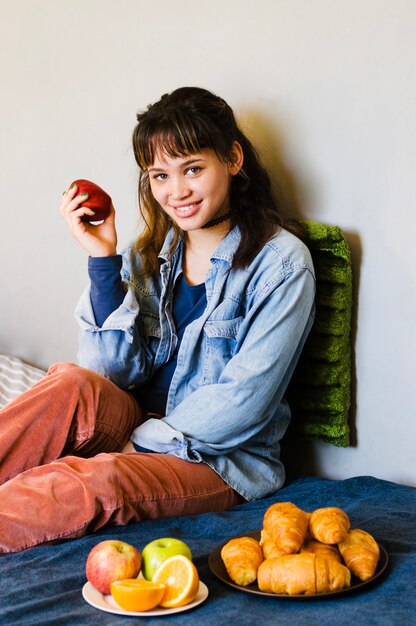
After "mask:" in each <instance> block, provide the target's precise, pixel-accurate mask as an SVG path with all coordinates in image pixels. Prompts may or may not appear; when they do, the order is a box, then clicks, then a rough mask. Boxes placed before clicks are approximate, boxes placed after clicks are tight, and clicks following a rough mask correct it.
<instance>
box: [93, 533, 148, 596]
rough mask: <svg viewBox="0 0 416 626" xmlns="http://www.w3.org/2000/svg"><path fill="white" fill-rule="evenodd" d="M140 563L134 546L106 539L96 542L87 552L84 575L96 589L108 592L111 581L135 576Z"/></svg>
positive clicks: (139, 557)
mask: <svg viewBox="0 0 416 626" xmlns="http://www.w3.org/2000/svg"><path fill="white" fill-rule="evenodd" d="M141 564H142V556H141V554H140V552H139V551H138V550H137V549H136V548H135V547H134V546H131V545H130V544H129V543H126V542H125V541H120V540H118V539H107V540H105V541H101V542H100V543H97V545H95V546H94V547H93V549H92V550H91V552H90V553H89V554H88V557H87V563H86V575H87V579H88V581H89V582H90V583H91V585H93V586H94V587H95V588H96V589H97V590H98V591H100V592H101V593H104V594H109V593H111V588H110V585H111V583H112V582H114V581H116V580H125V579H126V578H137V576H138V575H139V573H140V566H141Z"/></svg>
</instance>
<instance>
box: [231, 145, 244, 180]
mask: <svg viewBox="0 0 416 626" xmlns="http://www.w3.org/2000/svg"><path fill="white" fill-rule="evenodd" d="M243 161H244V152H243V148H242V147H241V145H240V144H239V143H238V141H234V143H233V145H232V148H231V161H230V165H229V172H230V174H231V176H235V175H236V174H238V172H239V171H240V170H241V168H242V167H243Z"/></svg>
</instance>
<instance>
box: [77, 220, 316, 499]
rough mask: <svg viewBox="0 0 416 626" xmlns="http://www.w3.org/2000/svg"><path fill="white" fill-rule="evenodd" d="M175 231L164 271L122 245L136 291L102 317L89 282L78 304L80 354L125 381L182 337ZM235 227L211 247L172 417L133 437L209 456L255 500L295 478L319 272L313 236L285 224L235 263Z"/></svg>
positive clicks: (153, 365) (126, 384) (139, 380)
mask: <svg viewBox="0 0 416 626" xmlns="http://www.w3.org/2000/svg"><path fill="white" fill-rule="evenodd" d="M171 241H172V233H169V235H168V237H167V239H166V242H165V245H164V247H163V249H162V251H161V253H160V261H161V265H160V274H159V275H158V276H156V277H154V276H153V277H149V276H144V274H143V272H142V270H141V259H140V256H139V255H137V254H135V253H134V252H133V250H132V248H129V249H127V250H126V251H125V252H124V253H123V267H122V272H121V273H122V279H123V281H124V282H125V287H126V295H125V298H124V302H123V303H122V305H121V306H120V307H119V308H118V309H117V310H116V311H114V312H113V313H112V314H111V315H110V316H109V317H108V318H107V320H106V321H105V322H104V324H103V326H102V327H101V328H99V327H97V325H96V323H95V319H94V314H93V311H92V306H91V301H90V297H89V288H87V289H86V291H85V292H84V294H83V295H82V297H81V300H80V302H79V303H78V306H77V309H76V317H77V319H78V321H79V324H80V328H81V331H80V348H79V355H78V356H79V363H80V365H82V366H84V367H87V368H90V369H92V370H95V371H97V372H99V373H100V374H102V375H103V376H105V377H107V378H109V379H110V380H112V381H113V382H114V383H115V384H117V385H118V386H120V387H121V388H123V389H133V388H134V387H136V386H141V385H143V384H144V383H145V382H146V381H148V380H149V378H150V377H151V376H152V373H153V372H154V371H155V370H156V369H157V368H158V367H160V365H161V364H163V363H164V362H166V361H167V360H168V359H169V357H170V356H171V354H172V352H173V351H174V349H175V346H176V342H177V337H176V334H175V326H174V323H173V319H172V314H171V305H172V293H173V286H174V283H175V278H176V276H177V275H178V274H179V272H181V271H182V254H183V246H182V243H179V244H178V246H177V247H176V249H175V250H174V251H173V253H172V254H170V253H169V252H168V250H169V246H170V243H171ZM239 241H240V233H239V230H238V228H234V229H233V230H232V231H231V232H230V233H228V235H227V236H226V237H225V238H224V239H223V240H222V241H221V243H220V244H219V246H218V247H217V248H216V250H215V251H214V253H213V255H212V258H211V263H212V265H211V267H210V269H209V271H208V272H207V274H206V280H205V286H206V295H207V307H206V310H205V311H204V313H203V315H202V316H201V317H200V318H198V319H196V320H195V321H193V322H192V323H191V324H190V325H189V326H188V327H187V328H186V330H185V334H184V336H183V339H182V342H181V344H180V347H179V352H178V358H177V366H176V369H175V372H174V375H173V378H172V381H171V385H170V389H169V394H168V399H167V406H166V416H165V417H163V418H162V419H156V418H151V417H150V418H149V419H147V420H146V421H145V422H144V423H143V424H142V425H141V426H139V427H138V428H136V429H135V430H134V431H133V433H132V436H131V439H132V440H133V441H134V442H135V443H137V444H138V445H139V446H142V447H143V448H147V449H150V450H153V451H155V452H160V453H167V454H173V455H175V456H177V457H179V458H181V459H185V460H187V461H191V462H196V463H199V462H204V463H206V464H207V465H209V466H210V467H211V468H212V469H213V470H214V471H215V472H217V473H218V474H219V475H220V476H221V477H222V478H223V480H224V481H225V482H226V483H227V484H229V485H230V486H231V487H232V488H233V489H235V490H236V491H237V492H238V493H240V494H241V495H242V496H243V497H244V498H246V499H247V500H254V499H257V498H261V497H265V496H267V495H270V494H271V493H273V492H274V491H276V490H277V489H278V488H279V487H281V486H282V484H283V482H284V468H283V465H282V463H281V461H280V458H279V457H280V444H279V442H280V440H281V438H282V437H283V435H284V433H285V431H286V428H287V426H288V423H289V420H290V410H289V407H288V405H287V403H286V401H285V399H284V393H285V390H286V387H287V385H288V382H289V380H290V377H291V375H292V373H293V370H294V367H295V365H296V362H297V360H298V357H299V355H300V352H301V350H302V347H303V344H304V342H305V339H306V337H307V335H308V332H309V330H310V328H311V326H312V323H313V318H314V312H315V308H314V296H315V277H314V270H313V264H312V260H311V257H310V254H309V251H308V249H307V248H306V246H304V245H303V243H302V242H300V240H299V239H297V238H296V237H295V236H294V235H292V234H290V233H289V232H287V231H285V230H281V231H280V232H278V233H277V234H276V235H275V236H274V237H273V238H272V239H271V240H270V241H269V242H268V243H267V244H266V245H265V246H264V247H263V249H262V250H261V251H260V252H259V253H258V255H257V256H256V257H255V258H254V260H253V261H252V262H251V263H250V265H249V266H248V267H246V268H245V269H240V270H231V269H230V267H231V262H232V259H233V255H234V253H235V251H236V250H237V247H238V244H239Z"/></svg>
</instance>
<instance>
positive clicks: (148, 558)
mask: <svg viewBox="0 0 416 626" xmlns="http://www.w3.org/2000/svg"><path fill="white" fill-rule="evenodd" d="M176 554H183V555H184V556H186V557H188V559H191V560H192V553H191V550H190V548H189V546H187V545H186V543H184V542H183V541H181V540H180V539H173V538H172V537H164V538H162V539H155V540H154V541H151V542H150V543H148V544H147V545H146V546H145V547H144V548H143V550H142V574H143V577H144V578H145V579H146V580H152V578H153V575H154V573H155V572H156V570H157V568H158V567H159V565H161V563H163V561H166V559H168V558H169V557H170V556H175V555H176Z"/></svg>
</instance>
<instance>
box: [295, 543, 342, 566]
mask: <svg viewBox="0 0 416 626" xmlns="http://www.w3.org/2000/svg"><path fill="white" fill-rule="evenodd" d="M300 552H301V554H303V553H308V552H310V553H312V554H316V556H320V557H322V558H324V559H334V560H335V561H337V562H338V563H341V555H340V553H339V550H338V547H337V546H334V545H330V544H329V543H321V542H320V541H316V539H309V540H307V541H306V542H305V543H304V544H303V546H302V547H301V549H300Z"/></svg>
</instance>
